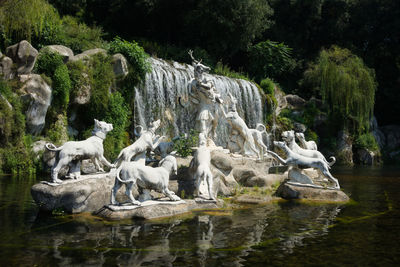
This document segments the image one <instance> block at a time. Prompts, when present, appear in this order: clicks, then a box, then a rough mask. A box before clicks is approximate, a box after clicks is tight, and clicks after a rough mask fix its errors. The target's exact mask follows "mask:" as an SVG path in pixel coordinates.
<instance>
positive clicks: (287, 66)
mask: <svg viewBox="0 0 400 267" xmlns="http://www.w3.org/2000/svg"><path fill="white" fill-rule="evenodd" d="M291 54H292V49H291V48H290V47H288V46H286V45H285V44H283V43H277V42H273V41H270V40H267V41H264V42H260V43H258V44H256V45H254V46H252V47H251V48H250V50H249V59H250V64H249V69H250V73H251V75H252V76H254V77H255V78H256V81H260V80H261V79H262V78H264V77H270V78H277V77H278V76H279V75H281V74H282V73H283V72H287V71H290V70H292V69H293V68H294V66H295V61H294V60H293V59H292V57H291Z"/></svg>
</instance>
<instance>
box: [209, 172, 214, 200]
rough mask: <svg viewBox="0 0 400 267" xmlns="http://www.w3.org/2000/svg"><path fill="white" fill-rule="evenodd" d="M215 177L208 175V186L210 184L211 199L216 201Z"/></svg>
mask: <svg viewBox="0 0 400 267" xmlns="http://www.w3.org/2000/svg"><path fill="white" fill-rule="evenodd" d="M213 182H214V181H213V177H212V176H211V175H207V184H208V196H209V198H210V199H212V200H215V197H214V191H213Z"/></svg>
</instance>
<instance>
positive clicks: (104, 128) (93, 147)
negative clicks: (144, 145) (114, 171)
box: [46, 119, 114, 183]
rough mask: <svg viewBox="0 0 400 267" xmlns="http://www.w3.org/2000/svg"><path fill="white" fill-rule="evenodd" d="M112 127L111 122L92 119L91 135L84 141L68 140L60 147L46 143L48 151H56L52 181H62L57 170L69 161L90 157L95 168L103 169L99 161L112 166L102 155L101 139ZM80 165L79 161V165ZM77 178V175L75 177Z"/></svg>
mask: <svg viewBox="0 0 400 267" xmlns="http://www.w3.org/2000/svg"><path fill="white" fill-rule="evenodd" d="M112 129H113V126H112V124H111V123H106V122H104V121H98V120H96V119H95V120H94V129H93V132H92V134H93V135H92V136H91V137H89V138H88V139H86V140H84V141H69V142H66V143H65V144H63V145H62V146H60V147H56V146H55V145H53V144H51V143H47V144H46V148H47V149H48V150H50V151H56V152H58V161H56V162H55V163H54V165H53V167H52V169H51V178H52V180H53V182H54V183H62V180H60V179H58V172H59V171H60V169H61V168H62V167H64V166H67V165H68V164H69V163H71V161H73V160H75V161H76V160H77V161H79V162H80V161H81V160H82V159H92V160H93V162H94V164H95V165H96V167H97V169H98V170H99V171H101V172H103V171H104V170H103V169H102V168H101V167H100V165H99V161H100V162H102V163H103V164H105V165H106V166H107V167H109V168H113V167H114V165H113V164H111V163H110V162H108V161H107V159H106V158H105V157H104V156H103V153H104V149H103V140H104V139H105V138H106V135H107V133H108V132H110V131H111V130H112ZM78 166H80V163H79V165H78ZM76 178H78V177H76Z"/></svg>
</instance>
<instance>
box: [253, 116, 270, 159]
mask: <svg viewBox="0 0 400 267" xmlns="http://www.w3.org/2000/svg"><path fill="white" fill-rule="evenodd" d="M249 130H250V132H251V134H252V135H253V139H254V144H255V145H256V147H257V149H258V153H259V154H258V155H259V156H263V155H264V154H265V153H266V152H267V150H268V147H267V146H266V145H265V144H264V141H263V136H262V135H263V134H267V131H266V130H265V126H264V125H263V124H261V123H257V126H256V128H255V129H249Z"/></svg>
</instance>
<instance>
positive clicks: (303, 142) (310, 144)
mask: <svg viewBox="0 0 400 267" xmlns="http://www.w3.org/2000/svg"><path fill="white" fill-rule="evenodd" d="M296 137H297V139H298V140H299V142H300V144H301V145H302V146H303V148H305V149H308V150H318V148H317V144H316V143H315V142H314V141H312V140H311V141H306V138H305V137H304V134H303V133H296Z"/></svg>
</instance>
